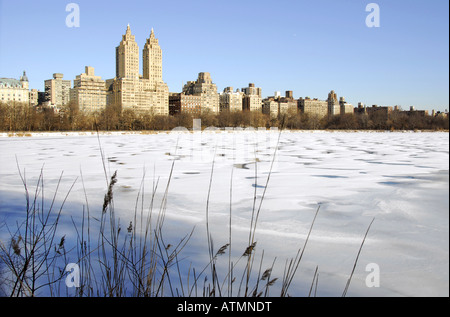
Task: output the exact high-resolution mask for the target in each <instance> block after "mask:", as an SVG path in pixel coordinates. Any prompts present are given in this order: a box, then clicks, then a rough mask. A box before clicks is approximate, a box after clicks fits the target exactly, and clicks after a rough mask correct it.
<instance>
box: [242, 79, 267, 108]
mask: <svg viewBox="0 0 450 317" xmlns="http://www.w3.org/2000/svg"><path fill="white" fill-rule="evenodd" d="M241 91H242V92H243V94H244V97H243V100H242V108H243V110H249V111H258V112H261V111H262V105H263V103H262V89H261V88H259V87H255V84H253V83H250V84H248V87H245V88H242V89H241Z"/></svg>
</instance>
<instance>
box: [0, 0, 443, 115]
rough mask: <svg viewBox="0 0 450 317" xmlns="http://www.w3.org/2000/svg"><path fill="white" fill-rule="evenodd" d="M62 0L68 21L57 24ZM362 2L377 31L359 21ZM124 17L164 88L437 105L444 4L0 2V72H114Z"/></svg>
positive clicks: (37, 82) (363, 15)
mask: <svg viewBox="0 0 450 317" xmlns="http://www.w3.org/2000/svg"><path fill="white" fill-rule="evenodd" d="M69 3H75V4H77V5H78V8H79V26H78V27H68V26H67V25H66V18H67V16H68V15H70V14H73V11H72V10H69V11H66V6H67V5H68V4H69ZM370 3H376V4H377V5H378V8H379V27H368V26H367V25H366V19H367V17H368V16H369V15H371V16H372V15H373V14H374V13H375V12H373V11H371V10H369V11H366V6H367V5H368V4H370ZM127 24H130V28H131V32H132V34H133V35H135V37H136V42H137V43H138V45H139V50H140V55H141V58H142V49H143V47H144V43H145V41H146V39H147V38H148V37H149V35H150V31H151V29H152V28H153V29H154V31H155V35H156V37H157V38H158V39H159V44H160V46H161V49H162V52H163V80H164V81H165V82H166V83H167V84H168V86H169V91H170V92H181V90H182V87H183V85H184V83H186V82H187V81H190V80H196V79H197V77H198V73H200V72H209V73H211V77H212V80H213V82H214V83H215V84H216V85H217V88H218V92H221V91H222V90H223V89H224V88H225V87H228V86H231V87H233V88H234V89H236V88H243V87H248V84H249V83H254V84H255V86H256V87H261V88H262V94H263V97H266V96H273V95H274V92H275V91H280V92H281V94H282V95H284V93H285V91H286V90H292V91H293V93H294V98H299V97H306V96H308V97H311V98H319V99H323V100H325V99H326V98H327V96H328V93H329V92H330V91H331V90H334V91H335V92H336V93H337V95H338V97H345V99H346V100H347V101H348V102H350V103H352V104H353V105H354V106H357V104H358V102H363V103H364V104H366V105H368V106H370V105H373V104H377V105H387V106H394V105H400V106H401V107H402V109H404V110H407V109H409V107H410V106H415V107H416V108H417V109H423V110H431V109H435V110H437V111H445V110H446V109H449V1H447V0H429V1H426V0H368V1H363V0H314V1H312V0H310V1H301V0H227V1H217V0H190V1H186V0H183V1H181V0H164V1H153V0H146V1H138V0H127V1H116V0H110V1H103V0H89V1H84V0H78V1H77V0H69V1H64V0H40V1H31V0H29V1H24V0H0V77H6V78H17V79H18V78H19V77H20V76H21V75H22V72H23V71H24V70H25V71H26V73H27V76H28V78H29V82H30V88H35V89H38V90H41V91H43V90H44V80H46V79H50V78H52V75H53V73H63V74H64V79H70V80H72V81H73V80H74V79H75V77H76V76H77V75H79V74H81V73H83V72H84V68H85V66H92V67H94V68H95V74H96V75H98V76H101V77H102V79H104V80H106V79H110V78H114V76H115V47H116V46H118V45H119V43H120V41H121V38H122V35H123V34H124V33H125V30H126V27H127ZM141 58H140V72H141V73H142V59H141Z"/></svg>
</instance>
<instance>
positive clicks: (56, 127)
mask: <svg viewBox="0 0 450 317" xmlns="http://www.w3.org/2000/svg"><path fill="white" fill-rule="evenodd" d="M194 118H198V119H201V123H202V128H206V127H212V126H214V127H219V128H225V127H233V128H236V127H242V128H245V127H253V128H260V127H262V128H267V129H268V128H270V127H279V128H280V127H281V126H282V125H283V128H286V129H294V130H296V129H299V130H317V129H329V130H392V131H395V130H416V129H417V130H422V129H429V130H448V129H449V119H448V116H446V117H444V116H436V117H432V116H426V115H425V116H424V115H420V114H419V113H417V114H416V113H408V112H406V111H393V112H391V113H390V114H389V115H386V114H385V113H384V114H383V113H382V112H374V113H372V114H370V115H369V114H358V113H355V114H345V115H337V116H326V117H323V118H321V117H318V116H316V115H314V114H307V113H297V112H295V111H294V112H289V113H286V114H284V115H283V116H280V117H279V118H273V117H270V116H269V115H267V114H263V113H259V112H250V111H237V112H230V111H222V112H220V113H219V114H215V113H212V112H208V111H206V112H204V113H202V114H201V115H199V116H193V115H191V114H189V113H177V114H176V115H174V116H160V115H155V114H153V113H151V112H145V111H139V112H137V111H133V110H131V109H125V110H122V109H121V107H119V106H116V105H110V106H108V107H107V108H106V109H104V110H103V111H100V112H95V113H85V112H83V111H81V110H80V109H78V107H77V106H76V104H74V103H69V104H67V105H66V106H65V107H63V108H62V109H60V111H59V112H56V111H55V110H54V109H52V108H36V107H30V106H28V104H24V103H19V102H10V103H0V131H94V130H96V129H99V130H102V131H131V130H171V129H173V128H175V127H185V128H187V129H192V124H193V123H192V120H193V119H194Z"/></svg>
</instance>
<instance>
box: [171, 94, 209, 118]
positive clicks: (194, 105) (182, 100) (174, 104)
mask: <svg viewBox="0 0 450 317" xmlns="http://www.w3.org/2000/svg"><path fill="white" fill-rule="evenodd" d="M201 105H202V97H201V96H194V95H186V94H184V93H169V114H170V115H172V116H173V115H175V114H177V113H189V114H191V115H193V116H199V115H200V114H201V111H202V107H201Z"/></svg>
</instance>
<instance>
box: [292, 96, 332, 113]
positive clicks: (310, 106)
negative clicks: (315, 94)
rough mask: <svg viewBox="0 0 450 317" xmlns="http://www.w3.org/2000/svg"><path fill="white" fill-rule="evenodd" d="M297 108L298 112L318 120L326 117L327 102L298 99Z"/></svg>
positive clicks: (315, 99)
mask: <svg viewBox="0 0 450 317" xmlns="http://www.w3.org/2000/svg"><path fill="white" fill-rule="evenodd" d="M298 108H299V110H300V112H302V113H306V114H310V115H315V116H318V117H319V118H323V117H326V116H327V115H328V101H327V100H319V99H317V98H314V99H311V98H309V97H305V98H302V97H301V98H300V99H299V100H298Z"/></svg>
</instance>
